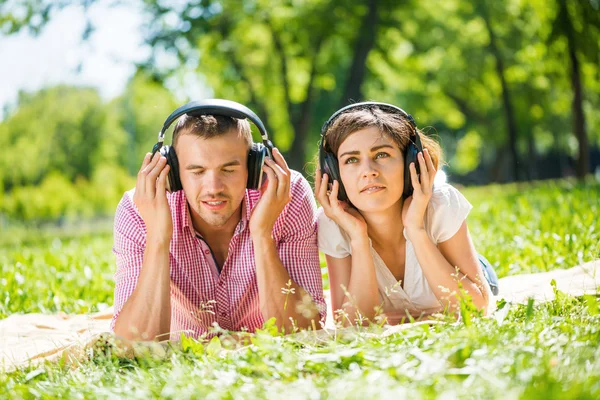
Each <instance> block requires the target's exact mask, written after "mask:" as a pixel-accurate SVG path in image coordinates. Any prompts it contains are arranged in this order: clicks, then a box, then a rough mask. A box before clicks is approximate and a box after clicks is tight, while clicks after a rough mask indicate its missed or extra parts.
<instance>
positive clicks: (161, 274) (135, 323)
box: [115, 243, 171, 340]
mask: <svg viewBox="0 0 600 400" xmlns="http://www.w3.org/2000/svg"><path fill="white" fill-rule="evenodd" d="M170 292H171V277H170V268H169V245H168V244H167V245H164V244H161V245H151V244H150V243H149V244H148V245H147V246H146V250H145V251H144V261H143V264H142V269H141V271H140V276H139V277H138V281H137V285H136V287H135V289H134V291H133V293H132V294H131V296H130V297H129V299H128V300H127V302H125V305H124V306H123V308H122V310H121V312H120V313H119V316H118V318H117V320H116V322H115V334H117V335H119V336H123V337H125V338H127V339H133V340H153V339H155V338H156V339H160V340H163V339H168V337H167V336H166V334H167V333H169V332H170V325H171V297H170V296H171V293H170Z"/></svg>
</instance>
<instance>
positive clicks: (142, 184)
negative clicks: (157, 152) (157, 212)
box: [135, 153, 152, 194]
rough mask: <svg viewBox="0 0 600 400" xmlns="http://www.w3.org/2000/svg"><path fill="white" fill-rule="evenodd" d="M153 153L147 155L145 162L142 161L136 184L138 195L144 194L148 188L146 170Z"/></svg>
mask: <svg viewBox="0 0 600 400" xmlns="http://www.w3.org/2000/svg"><path fill="white" fill-rule="evenodd" d="M151 156H152V153H146V156H145V157H144V160H143V161H142V166H141V168H140V170H139V171H138V174H137V178H136V182H135V191H136V193H139V194H142V193H144V190H145V188H146V175H145V174H144V172H143V171H144V169H145V168H146V167H147V166H148V163H149V162H150V157H151Z"/></svg>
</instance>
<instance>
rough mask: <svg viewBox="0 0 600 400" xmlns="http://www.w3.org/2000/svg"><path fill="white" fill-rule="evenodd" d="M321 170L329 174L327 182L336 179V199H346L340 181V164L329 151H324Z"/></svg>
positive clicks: (331, 182) (344, 189)
mask: <svg viewBox="0 0 600 400" xmlns="http://www.w3.org/2000/svg"><path fill="white" fill-rule="evenodd" d="M323 164H324V165H323V166H322V168H321V169H322V171H324V172H325V173H326V174H327V175H329V182H330V184H333V181H334V180H335V181H338V184H339V186H338V200H341V201H348V195H347V193H346V188H344V184H343V183H342V177H341V175H340V165H339V163H338V160H337V158H336V156H335V155H334V154H332V153H330V152H326V153H325V157H324V160H323Z"/></svg>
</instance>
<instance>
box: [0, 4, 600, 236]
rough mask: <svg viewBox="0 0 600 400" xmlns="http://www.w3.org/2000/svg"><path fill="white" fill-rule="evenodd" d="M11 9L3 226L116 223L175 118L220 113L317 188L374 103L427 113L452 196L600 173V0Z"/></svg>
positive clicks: (425, 123) (0, 127) (1, 178)
mask: <svg viewBox="0 0 600 400" xmlns="http://www.w3.org/2000/svg"><path fill="white" fill-rule="evenodd" d="M0 4H1V6H0V7H1V8H0V29H1V32H2V35H3V37H2V40H3V42H4V41H6V43H5V44H3V45H2V46H3V48H2V47H0V51H2V50H4V51H2V54H1V55H0V56H1V57H2V59H3V60H4V61H3V64H7V66H4V67H3V69H4V70H5V71H6V72H5V73H3V74H2V76H1V77H0V80H1V81H2V91H3V92H5V93H4V94H3V100H4V104H3V105H2V106H3V113H2V120H1V122H0V136H1V137H2V140H3V148H4V149H5V151H4V152H3V153H4V154H3V157H1V158H0V214H1V215H2V224H3V225H4V226H6V225H7V224H8V223H12V222H22V221H31V222H34V221H37V222H41V221H45V220H48V221H56V220H58V221H63V220H65V219H69V218H70V219H74V218H80V217H94V216H98V215H110V214H111V213H112V212H113V211H114V208H115V204H116V202H118V199H119V198H120V196H121V194H122V193H123V191H124V190H125V189H127V188H128V187H130V186H132V182H133V181H132V180H131V179H130V178H131V177H132V176H134V175H135V174H136V172H137V170H138V168H139V165H140V163H141V161H140V160H141V159H142V158H143V155H144V154H145V152H147V151H149V149H151V148H152V145H153V144H154V143H155V142H156V134H157V132H158V130H159V129H160V127H161V126H162V123H163V121H164V119H165V118H166V117H167V116H168V115H169V114H170V113H171V111H172V110H174V109H175V108H176V107H177V106H179V105H181V104H184V103H185V102H187V101H191V100H198V99H201V98H210V97H219V98H226V99H231V100H235V101H238V102H240V103H243V104H245V105H247V106H248V107H250V108H251V109H253V110H254V111H255V112H256V113H257V114H258V115H259V117H261V118H262V120H263V121H264V122H265V124H266V126H267V129H268V132H269V133H270V135H271V136H272V138H273V141H274V143H275V144H276V145H277V146H278V147H279V148H280V149H281V150H282V151H283V152H284V154H285V156H286V158H287V160H288V162H289V163H290V165H291V166H292V167H293V168H294V169H297V170H300V171H303V172H304V173H305V175H307V176H309V175H311V173H312V170H311V169H310V168H306V167H307V164H306V163H307V162H308V161H310V160H312V158H313V156H314V154H315V152H316V150H317V143H318V140H319V133H320V126H321V125H322V123H323V121H325V120H326V119H327V118H328V117H329V116H330V115H331V114H332V113H333V112H334V111H335V110H337V109H338V108H340V107H342V106H344V105H347V104H349V103H350V102H356V101H362V100H377V101H383V102H390V103H393V104H396V105H398V106H400V107H403V108H404V109H406V110H407V111H408V112H409V113H411V114H413V115H414V116H415V118H416V121H417V124H418V125H419V126H420V127H421V128H422V129H424V130H425V131H426V132H428V133H430V134H432V135H435V136H436V137H437V138H438V139H439V140H440V142H441V143H442V145H443V148H444V151H445V153H446V160H447V163H448V164H447V166H445V172H446V173H447V174H448V176H449V180H450V181H451V182H454V183H460V184H469V185H482V184H485V183H490V182H511V181H524V180H535V179H549V178H560V177H565V176H577V177H579V178H583V177H584V176H586V175H587V174H590V173H594V172H597V173H598V174H600V172H598V171H600V129H599V128H600V113H598V112H597V110H598V107H599V106H600V67H599V65H600V63H599V60H600V58H599V57H600V56H599V54H600V50H599V47H600V45H599V43H600V16H599V15H600V14H599V10H598V8H599V5H598V2H597V1H596V0H584V1H566V0H560V1H536V0H533V1H523V0H511V1H502V2H492V1H475V2H471V1H457V0H452V1H436V0H428V1H421V2H419V1H400V2H399V1H389V0H369V1H363V2H360V1H335V2H327V1H315V0H312V1H283V2H276V3H272V2H270V1H245V2H241V1H196V2H194V1H191V2H183V1H180V2H162V1H143V2H141V1H140V2H128V3H126V5H122V4H120V3H118V2H110V1H72V2H65V1H52V2H45V1H39V0H36V1H3V2H2V3H0ZM44 35H47V36H46V37H45V36H44ZM31 38H40V40H43V43H44V45H43V48H39V46H38V47H36V46H35V44H32V45H30V46H23V47H21V46H19V44H21V43H25V44H27V43H31V40H33V39H31ZM36 53H37V54H39V56H36ZM10 65H12V67H11V66H10ZM56 69H60V71H61V73H60V74H53V72H54V70H56ZM44 78H45V80H44ZM12 82H17V83H12ZM19 84H20V86H19ZM119 85H120V87H119ZM9 89H10V91H9Z"/></svg>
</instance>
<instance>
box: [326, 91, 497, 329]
mask: <svg viewBox="0 0 600 400" xmlns="http://www.w3.org/2000/svg"><path fill="white" fill-rule="evenodd" d="M421 142H422V143H423V144H424V146H423V149H422V151H421ZM440 163H441V150H440V147H439V145H438V144H437V143H436V142H435V141H433V140H432V139H430V138H428V137H427V136H425V135H424V134H423V133H421V132H419V131H418V130H417V128H416V125H415V123H414V120H413V119H412V117H411V116H410V115H408V114H406V113H405V112H404V111H403V110H401V109H399V108H397V107H395V106H392V105H389V104H383V103H359V104H354V105H352V106H348V107H345V108H343V109H341V110H339V111H338V112H336V113H335V114H334V115H333V116H332V117H331V118H330V119H329V120H328V121H327V122H326V123H325V125H324V126H323V130H322V139H321V145H320V169H319V170H317V172H316V176H315V196H316V197H317V199H318V200H319V202H320V203H321V206H322V210H320V211H321V212H320V214H319V249H320V250H321V251H322V252H323V253H325V255H326V258H327V267H328V270H329V282H330V288H331V300H332V305H333V310H334V311H336V312H335V314H337V315H338V319H340V317H341V319H342V320H343V322H344V323H346V324H353V323H355V322H356V321H360V320H364V319H369V320H371V321H372V320H373V318H374V317H375V316H376V315H377V313H379V312H380V311H382V312H383V313H384V314H385V315H386V317H387V318H388V322H391V323H395V322H399V321H401V320H403V319H406V318H407V317H408V315H410V316H412V317H417V318H418V317H421V316H425V315H428V314H431V313H435V312H440V311H443V310H445V309H451V310H455V309H456V308H457V306H458V304H459V301H460V297H461V296H464V295H465V293H468V296H470V297H471V299H472V302H473V304H474V305H475V306H476V307H477V308H478V309H481V310H484V311H487V309H488V307H489V304H490V298H491V293H490V287H489V285H488V282H487V281H486V279H485V277H484V272H483V269H482V267H481V265H480V262H479V260H478V256H477V253H476V251H475V248H474V247H473V243H472V242H471V238H470V236H469V231H468V228H467V224H466V222H465V219H466V217H467V214H468V213H469V211H470V209H471V208H472V206H471V205H470V204H469V202H468V201H467V200H466V199H465V197H464V196H463V195H462V194H461V193H460V192H459V191H458V190H456V189H455V188H454V187H452V186H450V185H448V184H442V185H437V184H436V185H435V187H434V185H433V182H434V178H435V175H436V170H437V168H438V165H440ZM419 172H420V175H418V173H419ZM332 175H333V177H332ZM419 178H420V179H419ZM413 190H414V193H411V192H413ZM337 310H342V312H340V311H337Z"/></svg>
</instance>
